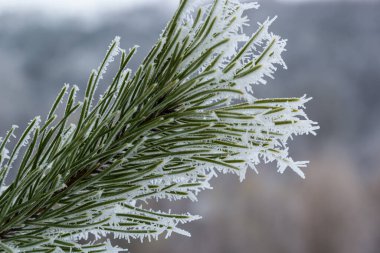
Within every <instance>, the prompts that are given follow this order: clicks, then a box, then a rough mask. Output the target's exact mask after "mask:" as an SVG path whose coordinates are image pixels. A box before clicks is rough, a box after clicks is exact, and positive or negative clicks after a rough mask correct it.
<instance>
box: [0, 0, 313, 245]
mask: <svg viewBox="0 0 380 253" xmlns="http://www.w3.org/2000/svg"><path fill="white" fill-rule="evenodd" d="M257 8H258V5H257V4H256V3H240V1H239V0H214V1H213V3H212V4H210V5H207V4H203V5H202V4H200V3H198V1H188V0H182V1H181V3H180V6H179V8H178V10H177V12H176V13H175V15H174V17H173V18H172V20H171V21H170V22H169V24H168V26H167V27H166V29H165V30H164V32H163V33H162V35H161V37H160V39H159V40H158V42H157V43H156V44H155V45H154V47H153V49H152V50H151V52H150V53H149V54H148V56H147V57H146V58H145V60H144V61H143V63H142V65H141V66H140V67H139V68H138V69H137V71H136V73H132V71H131V70H129V69H128V68H127V66H128V63H129V61H130V60H131V58H132V57H133V55H134V54H135V52H136V50H137V48H136V47H134V48H132V49H130V50H129V52H126V51H124V50H121V49H120V47H119V44H120V42H119V38H118V37H116V38H115V40H113V41H112V43H111V45H110V47H109V50H108V52H107V54H106V56H105V59H104V61H103V62H102V63H101V65H100V67H99V68H98V69H97V70H94V71H93V72H92V73H91V75H90V78H89V81H88V85H87V88H86V91H85V96H84V98H83V100H82V101H79V102H78V101H77V99H76V94H77V93H78V90H79V88H78V87H76V86H73V87H70V86H69V85H65V86H64V87H63V88H62V90H61V91H60V93H59V94H58V97H57V99H56V100H55V102H54V103H53V106H52V108H51V110H50V111H49V113H48V116H47V118H46V119H45V120H44V121H41V119H40V117H36V118H35V119H33V120H32V121H31V122H30V123H29V126H28V127H27V128H26V130H25V131H24V133H23V134H22V135H21V137H20V138H19V140H18V142H17V144H15V146H14V148H13V149H12V151H9V150H8V149H7V148H6V146H7V144H8V142H10V141H11V139H13V137H14V133H15V131H16V128H17V127H16V126H14V127H12V128H11V130H10V131H9V132H8V133H7V134H6V137H5V138H4V139H3V140H0V143H1V144H0V186H1V190H0V251H1V252H113V251H114V252H118V251H119V250H121V249H118V248H117V247H113V246H112V245H111V243H110V242H109V241H107V242H106V243H100V244H97V243H90V244H88V245H83V244H79V243H78V240H80V239H88V237H89V235H94V236H95V239H96V240H98V239H101V238H102V237H104V236H106V235H109V234H113V236H114V237H115V238H123V239H126V240H128V241H129V240H130V239H134V238H140V239H143V238H148V239H149V240H150V239H151V238H155V239H157V238H158V236H159V235H160V234H162V233H166V235H167V236H170V234H171V233H172V232H174V233H179V234H183V235H189V233H188V232H186V231H184V230H182V229H180V228H179V227H178V225H180V224H183V223H186V222H190V221H193V220H196V219H199V218H200V217H199V216H193V215H190V214H171V213H164V212H161V211H154V210H151V209H146V208H143V207H141V206H140V204H141V203H142V202H144V201H149V200H151V199H157V200H159V199H169V200H177V199H182V198H188V199H191V200H196V199H197V194H198V193H199V192H200V191H202V190H204V189H209V188H210V185H209V180H210V179H211V178H212V177H213V176H214V175H215V174H216V173H218V172H222V173H234V174H237V175H238V176H240V178H241V180H243V179H244V177H245V172H246V169H247V168H248V167H251V168H252V169H255V170H256V168H255V166H256V165H257V164H259V163H260V161H263V162H271V161H276V162H277V165H278V170H279V172H281V173H283V172H284V171H285V169H286V168H288V167H289V168H290V169H292V170H293V171H295V172H296V173H297V174H298V175H300V176H301V177H304V173H303V172H302V170H301V168H302V167H305V165H306V163H307V162H294V161H293V160H292V158H291V157H289V155H288V148H287V145H286V143H287V141H288V139H289V138H291V137H292V136H294V135H298V134H308V133H312V134H315V130H317V129H318V128H319V127H318V126H317V125H316V123H315V122H313V121H311V120H309V119H308V118H307V116H306V114H305V113H304V111H303V107H304V104H305V103H306V102H307V101H309V99H308V98H306V97H301V98H273V99H257V98H255V97H253V95H252V86H253V85H255V84H264V83H265V82H266V81H265V79H266V78H267V77H272V74H273V73H274V71H275V70H276V67H277V66H283V67H286V65H285V63H284V62H283V60H282V58H281V54H282V52H284V51H285V44H286V41H285V40H283V39H281V38H280V37H279V36H277V35H274V34H272V33H270V32H269V31H268V29H269V26H270V25H271V24H272V22H273V21H274V19H268V20H266V21H265V22H264V23H262V24H259V28H258V29H257V31H256V32H255V33H254V34H253V35H252V36H247V35H245V34H244V33H243V27H244V26H246V25H248V22H249V20H248V18H247V17H246V16H244V12H245V11H246V10H248V9H257ZM241 45H243V46H241ZM119 54H121V57H120V64H119V69H118V71H117V73H116V75H115V77H114V78H113V80H111V81H110V84H109V85H108V88H107V90H106V91H105V93H104V94H102V95H101V97H100V98H99V99H97V98H96V97H97V96H98V95H97V94H98V93H97V87H98V85H99V84H100V82H101V81H102V79H103V75H104V73H105V72H106V70H107V67H108V65H109V64H110V63H112V62H113V61H114V58H115V57H116V56H118V55H119ZM59 112H62V113H59ZM21 154H22V157H21V158H20V159H18V157H19V156H20V155H21ZM16 160H18V161H19V162H18V164H20V165H19V166H18V170H17V175H16V178H15V180H14V181H13V182H12V183H11V184H10V185H8V186H6V185H5V179H6V178H7V174H8V171H9V170H10V169H12V168H13V164H14V162H15V161H16Z"/></svg>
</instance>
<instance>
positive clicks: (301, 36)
mask: <svg viewBox="0 0 380 253" xmlns="http://www.w3.org/2000/svg"><path fill="white" fill-rule="evenodd" d="M259 2H260V3H261V5H262V7H261V9H260V10H259V11H256V12H253V13H248V15H249V16H250V17H251V20H252V24H256V22H257V21H263V20H264V19H265V18H266V17H267V16H274V15H278V16H279V19H278V20H277V22H276V24H275V25H274V26H273V28H272V29H273V31H275V32H276V33H278V34H280V35H282V36H283V37H285V38H288V39H289V45H288V47H287V48H288V52H287V53H286V54H285V55H284V58H285V60H286V62H287V64H288V67H289V69H288V70H287V71H283V70H280V71H278V72H277V74H276V79H275V80H273V81H270V82H269V84H268V85H266V86H262V87H257V88H256V89H255V92H256V96H257V97H283V96H285V97H286V96H302V95H303V94H305V93H306V94H308V95H309V96H312V97H314V100H312V101H311V102H310V103H309V104H308V109H307V111H308V114H309V116H310V117H311V118H312V119H313V120H315V121H318V122H319V123H320V125H321V130H320V131H319V134H318V136H317V137H312V136H302V137H297V138H296V139H295V140H294V141H293V143H292V145H291V147H292V150H291V152H292V154H293V156H294V158H295V159H298V160H305V159H306V160H310V161H311V164H310V166H309V168H308V169H306V174H307V179H306V180H302V179H300V178H299V177H298V176H297V175H295V174H294V173H292V172H291V171H289V172H287V173H285V175H284V176H280V175H278V174H277V173H276V171H275V165H274V164H268V165H262V166H260V167H259V168H260V173H259V174H258V175H257V174H255V173H254V172H250V173H249V174H248V177H247V180H245V181H244V182H243V183H241V184H240V183H239V180H238V178H236V177H234V176H220V177H218V178H217V179H214V180H213V185H214V190H213V191H207V192H203V193H202V194H201V195H200V197H199V202H198V203H189V202H186V201H183V202H177V203H162V204H161V208H164V209H169V208H172V209H175V210H182V211H190V212H192V213H195V214H200V215H202V216H203V217H204V218H203V219H202V220H201V221H197V222H193V223H192V224H190V225H187V226H185V228H186V229H187V230H189V231H190V232H191V233H192V237H191V238H185V237H182V236H176V235H174V236H172V237H171V238H169V239H167V240H165V239H163V238H162V239H161V240H159V241H157V242H151V243H148V242H146V243H144V244H140V242H138V241H133V242H132V244H130V245H128V248H129V249H130V250H131V251H132V252H135V253H164V252H165V253H168V252H181V253H190V252H198V253H206V252H207V253H233V252H237V253H251V252H269V253H271V252H282V253H286V252H289V253H298V252H299V253H303V252H310V253H313V252H315V253H354V252H360V253H377V252H380V215H379V214H380V170H379V164H380V1H364V0H357V1H333V0H331V1H329V0H325V1H310V0H309V1H306V0H304V1H301V0H293V1H292V0H281V1H275V0H271V1H269V0H262V1H259ZM177 3H178V0H156V1H154V0H151V1H149V0H124V1H122V0H112V1H111V0H109V1H106V0H93V1H89V0H87V1H86V0H79V1H75V0H65V1H64V0H62V1H49V0H35V1H27V0H14V1H5V0H0V136H3V135H4V134H5V132H6V130H7V129H9V128H10V126H11V125H12V124H17V125H20V126H25V125H26V123H27V122H28V121H29V120H30V119H31V118H32V117H33V116H35V115H40V114H42V115H44V114H46V113H47V111H48V109H49V107H50V104H51V103H52V102H53V100H54V98H55V95H56V94H57V92H58V91H59V89H60V88H61V86H62V85H63V83H65V82H66V83H70V84H77V85H79V86H80V87H82V88H84V87H85V84H86V81H87V78H88V74H89V73H90V70H91V69H92V68H95V67H97V66H98V63H99V62H100V60H101V59H102V57H103V55H104V53H105V50H106V48H107V46H108V44H109V42H110V41H111V40H112V39H113V37H114V36H115V35H120V36H121V37H122V45H123V47H124V48H129V47H132V46H133V45H135V44H139V45H140V46H141V47H140V50H139V53H138V55H137V57H136V58H135V59H134V62H133V66H136V65H137V64H138V63H139V62H140V61H141V59H142V58H143V57H144V56H145V55H146V53H147V51H148V50H149V49H150V48H151V46H152V45H153V43H154V42H155V40H156V39H157V37H158V35H159V34H160V32H161V30H162V29H163V27H164V25H165V24H166V22H167V21H168V20H169V19H170V17H171V15H172V14H173V12H174V10H175V6H176V4H177ZM254 29H255V26H254V25H253V26H252V27H250V28H248V30H250V32H251V31H253V30H254Z"/></svg>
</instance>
